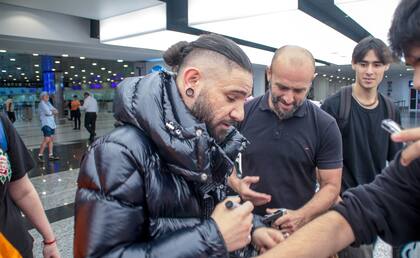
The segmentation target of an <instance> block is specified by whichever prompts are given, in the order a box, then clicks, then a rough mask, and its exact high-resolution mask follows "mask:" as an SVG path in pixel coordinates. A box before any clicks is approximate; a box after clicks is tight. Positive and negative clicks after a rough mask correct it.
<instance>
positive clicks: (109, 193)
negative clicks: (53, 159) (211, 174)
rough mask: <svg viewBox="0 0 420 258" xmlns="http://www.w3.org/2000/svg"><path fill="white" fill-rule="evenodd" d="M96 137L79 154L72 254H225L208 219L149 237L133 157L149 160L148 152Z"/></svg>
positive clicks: (139, 175) (137, 167) (139, 166)
mask: <svg viewBox="0 0 420 258" xmlns="http://www.w3.org/2000/svg"><path fill="white" fill-rule="evenodd" d="M100 141H102V142H100V143H97V142H96V143H95V145H93V146H92V148H91V149H90V150H89V151H88V152H87V153H86V154H85V156H84V158H83V160H82V163H81V167H80V174H79V178H78V190H77V193H76V201H75V237H74V257H136V258H141V257H148V258H153V257H184V258H185V257H191V258H192V257H194V258H197V257H226V256H227V250H226V247H225V243H224V240H223V238H222V237H221V235H220V233H219V231H218V228H217V225H216V223H215V222H214V221H213V220H211V219H209V220H204V221H203V222H202V223H201V224H199V225H197V226H195V227H189V228H183V229H181V230H177V231H174V232H171V233H169V234H166V235H165V236H163V237H161V238H158V239H151V238H150V236H149V234H148V224H149V221H148V215H147V213H148V211H147V207H146V206H145V203H146V201H145V200H146V198H147V197H146V194H145V189H146V186H145V181H144V173H145V171H144V167H143V165H142V164H141V163H140V162H139V160H143V161H144V162H146V163H147V162H149V163H153V162H154V161H153V155H151V154H150V153H147V151H145V152H143V153H135V154H134V153H133V152H131V151H130V150H129V149H128V148H127V147H126V146H124V145H122V144H120V143H116V142H105V141H104V140H102V139H101V140H100ZM139 144H141V143H139ZM146 149H147V148H146ZM142 155H143V156H142ZM145 166H146V165H145ZM149 166H153V164H147V167H149Z"/></svg>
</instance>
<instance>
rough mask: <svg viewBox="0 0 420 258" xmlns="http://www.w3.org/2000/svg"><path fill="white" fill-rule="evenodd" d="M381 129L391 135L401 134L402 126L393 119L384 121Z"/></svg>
mask: <svg viewBox="0 0 420 258" xmlns="http://www.w3.org/2000/svg"><path fill="white" fill-rule="evenodd" d="M381 127H382V129H384V130H385V131H387V132H388V133H390V134H393V133H398V132H401V126H400V125H399V124H397V123H396V122H395V121H394V120H392V119H385V120H382V123H381Z"/></svg>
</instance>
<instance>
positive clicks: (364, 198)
mask: <svg viewBox="0 0 420 258" xmlns="http://www.w3.org/2000/svg"><path fill="white" fill-rule="evenodd" d="M400 156H401V155H399V154H397V156H396V157H395V159H394V160H393V161H392V162H391V163H390V165H389V166H388V167H386V168H385V169H383V172H382V173H381V174H379V175H378V176H377V177H376V178H375V180H374V181H373V182H372V183H370V184H366V185H361V186H358V187H355V188H351V189H349V190H347V191H345V192H344V193H343V202H341V203H340V204H338V205H336V206H335V207H334V208H333V209H334V210H336V211H338V212H339V213H340V214H341V215H343V217H345V218H346V220H347V221H348V222H349V224H350V225H351V227H352V229H353V232H354V235H355V238H356V241H355V245H359V244H370V243H373V242H374V241H375V240H376V239H377V236H379V237H381V238H382V239H383V240H385V241H386V242H388V243H390V244H392V245H401V244H405V243H408V242H412V241H419V240H420V159H419V158H418V159H416V160H414V161H412V162H411V163H410V165H408V166H406V167H404V166H402V165H401V163H400V162H399V159H400Z"/></svg>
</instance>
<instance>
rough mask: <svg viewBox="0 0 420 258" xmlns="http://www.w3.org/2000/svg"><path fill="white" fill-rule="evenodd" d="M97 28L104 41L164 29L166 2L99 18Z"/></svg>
mask: <svg viewBox="0 0 420 258" xmlns="http://www.w3.org/2000/svg"><path fill="white" fill-rule="evenodd" d="M99 28H100V40H101V41H102V42H104V43H107V42H108V41H110V40H116V39H122V38H127V37H129V36H138V35H142V34H147V33H151V32H157V31H162V30H165V29H166V3H162V4H159V5H156V6H153V7H149V8H145V9H141V10H138V11H134V12H130V13H127V14H123V15H118V16H114V17H111V18H107V19H104V20H101V21H100V23H99ZM138 47H140V46H138Z"/></svg>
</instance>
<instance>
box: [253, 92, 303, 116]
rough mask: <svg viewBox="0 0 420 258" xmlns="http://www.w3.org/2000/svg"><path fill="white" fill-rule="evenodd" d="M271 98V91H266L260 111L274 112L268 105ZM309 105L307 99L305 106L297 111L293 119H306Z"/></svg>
mask: <svg viewBox="0 0 420 258" xmlns="http://www.w3.org/2000/svg"><path fill="white" fill-rule="evenodd" d="M269 97H270V93H269V91H266V92H265V94H264V96H263V98H262V101H261V103H260V106H259V108H260V110H261V111H270V112H273V111H272V110H271V108H270V106H269V104H268V98H269ZM307 105H308V100H307V99H305V101H304V102H303V104H302V105H301V106H300V107H299V108H298V109H297V110H296V111H295V113H294V114H293V117H304V116H305V115H306V106H307ZM273 113H274V112H273Z"/></svg>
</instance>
